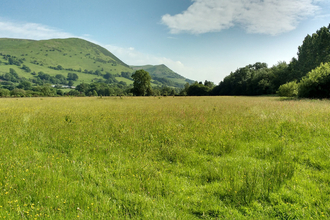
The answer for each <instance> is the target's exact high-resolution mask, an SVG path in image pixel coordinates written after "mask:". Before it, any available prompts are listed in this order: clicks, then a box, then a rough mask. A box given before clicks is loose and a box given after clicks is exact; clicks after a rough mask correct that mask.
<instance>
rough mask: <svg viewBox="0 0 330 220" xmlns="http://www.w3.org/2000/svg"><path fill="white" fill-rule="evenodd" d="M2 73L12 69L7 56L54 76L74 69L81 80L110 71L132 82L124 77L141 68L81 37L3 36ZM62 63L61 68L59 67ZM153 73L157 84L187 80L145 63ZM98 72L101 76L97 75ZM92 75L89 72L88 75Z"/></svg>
mask: <svg viewBox="0 0 330 220" xmlns="http://www.w3.org/2000/svg"><path fill="white" fill-rule="evenodd" d="M0 54H1V55H2V57H1V56H0V61H2V64H1V63H0V74H2V73H4V72H8V69H9V68H8V66H7V65H4V63H5V62H6V59H5V56H7V58H8V56H11V57H16V59H18V60H20V62H21V63H22V65H23V64H24V65H26V66H28V67H29V68H30V69H31V71H32V72H33V71H34V72H36V73H37V72H40V71H42V72H44V73H47V74H49V75H51V76H55V75H56V74H63V75H66V74H67V73H68V71H74V72H76V73H77V74H78V75H79V80H78V81H77V82H75V84H78V83H81V82H87V83H89V82H92V81H93V80H95V79H103V77H102V76H104V75H105V74H107V73H110V74H112V75H115V76H116V78H117V80H119V81H124V82H126V83H127V84H132V82H133V81H132V80H131V79H129V77H128V78H127V77H126V78H124V77H121V76H122V73H125V76H127V74H132V73H133V72H134V71H135V70H137V69H140V67H136V66H129V65H127V64H126V63H124V62H123V61H121V60H120V59H119V58H118V57H116V56H115V55H114V54H113V53H111V52H110V51H108V50H107V49H105V48H103V47H101V46H99V45H97V44H94V43H91V42H89V41H86V40H83V39H79V38H67V39H51V40H25V39H11V38H0ZM58 66H60V67H61V68H60V69H57V67H58ZM142 67H143V68H144V69H145V70H146V71H148V72H149V73H150V75H151V76H152V79H153V84H154V85H159V86H162V85H167V86H173V87H182V86H183V85H184V84H185V83H186V82H187V81H188V82H192V81H191V80H187V79H185V78H184V77H182V76H180V75H179V74H177V73H174V72H173V71H172V70H170V69H169V68H168V67H166V66H165V65H157V66H152V65H146V66H142ZM13 68H14V69H15V70H16V71H17V73H18V74H19V75H21V76H23V77H25V78H31V77H33V76H31V75H29V74H27V73H25V72H24V71H21V68H18V67H13ZM95 71H98V74H97V75H95V74H94V75H93V74H91V73H94V72H95ZM88 74H89V75H88Z"/></svg>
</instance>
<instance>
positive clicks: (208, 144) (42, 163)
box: [0, 97, 330, 219]
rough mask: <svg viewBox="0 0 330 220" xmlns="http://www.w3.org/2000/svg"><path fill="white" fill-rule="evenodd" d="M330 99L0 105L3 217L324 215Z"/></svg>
mask: <svg viewBox="0 0 330 220" xmlns="http://www.w3.org/2000/svg"><path fill="white" fill-rule="evenodd" d="M329 113H330V102H329V101H316V100H312V101H308V100H306V101H305V100H301V101H292V100H290V101H280V100H279V98H276V97H252V98H248V97H236V98H234V97H198V98H197V97H174V98H172V97H165V98H164V97H141V98H137V97H123V98H119V97H113V98H104V97H103V98H96V97H94V98H19V99H6V98H5V99H0V118H1V120H0V134H1V135H0V151H1V154H0V218H4V219H24V218H28V219H34V218H37V219H38V218H42V219H43V218H50V219H220V218H224V219H312V218H313V219H328V218H329V217H330V208H329V207H330V197H329V193H330V172H329V171H330V170H329V169H330V160H329V159H330V158H329V157H330V148H329V144H330V140H329V131H330V114H329Z"/></svg>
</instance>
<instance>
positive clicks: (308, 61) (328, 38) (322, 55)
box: [290, 24, 330, 80]
mask: <svg viewBox="0 0 330 220" xmlns="http://www.w3.org/2000/svg"><path fill="white" fill-rule="evenodd" d="M297 54H298V59H297V60H293V61H292V70H291V72H290V74H291V75H292V77H291V78H294V79H297V80H300V79H301V78H302V77H304V76H306V74H307V73H308V72H310V71H311V70H312V69H315V68H316V67H318V66H319V65H320V64H321V63H326V62H330V24H329V26H328V27H322V28H320V29H319V30H317V31H316V33H314V34H312V36H311V35H307V36H306V37H305V39H304V41H303V44H302V45H301V46H299V47H298V53H297Z"/></svg>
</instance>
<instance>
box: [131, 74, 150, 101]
mask: <svg viewBox="0 0 330 220" xmlns="http://www.w3.org/2000/svg"><path fill="white" fill-rule="evenodd" d="M132 78H133V80H134V83H133V94H134V95H137V96H145V95H152V90H151V85H150V81H151V77H150V75H149V73H148V72H147V71H145V70H137V71H135V73H134V74H133V75H132Z"/></svg>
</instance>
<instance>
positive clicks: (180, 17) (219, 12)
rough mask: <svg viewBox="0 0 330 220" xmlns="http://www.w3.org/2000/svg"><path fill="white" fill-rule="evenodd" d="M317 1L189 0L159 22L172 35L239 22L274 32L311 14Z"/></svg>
mask: <svg viewBox="0 0 330 220" xmlns="http://www.w3.org/2000/svg"><path fill="white" fill-rule="evenodd" d="M317 2H320V0H193V4H192V5H191V6H190V7H189V8H188V9H187V10H186V11H184V12H182V13H181V14H177V15H173V16H172V15H169V14H166V15H164V16H163V17H162V23H163V24H165V25H167V26H168V27H169V28H170V32H171V33H173V34H176V33H181V32H189V33H193V34H201V33H207V32H218V31H221V30H223V29H228V28H230V27H232V26H235V25H240V26H243V27H244V28H245V29H246V30H247V32H249V33H262V34H270V35H276V34H280V33H283V32H287V31H291V30H293V29H295V28H296V26H297V25H298V23H299V21H301V20H302V19H304V18H306V17H308V16H312V15H314V14H315V13H316V11H317V10H319V7H318V6H317V5H316V3H317Z"/></svg>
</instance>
